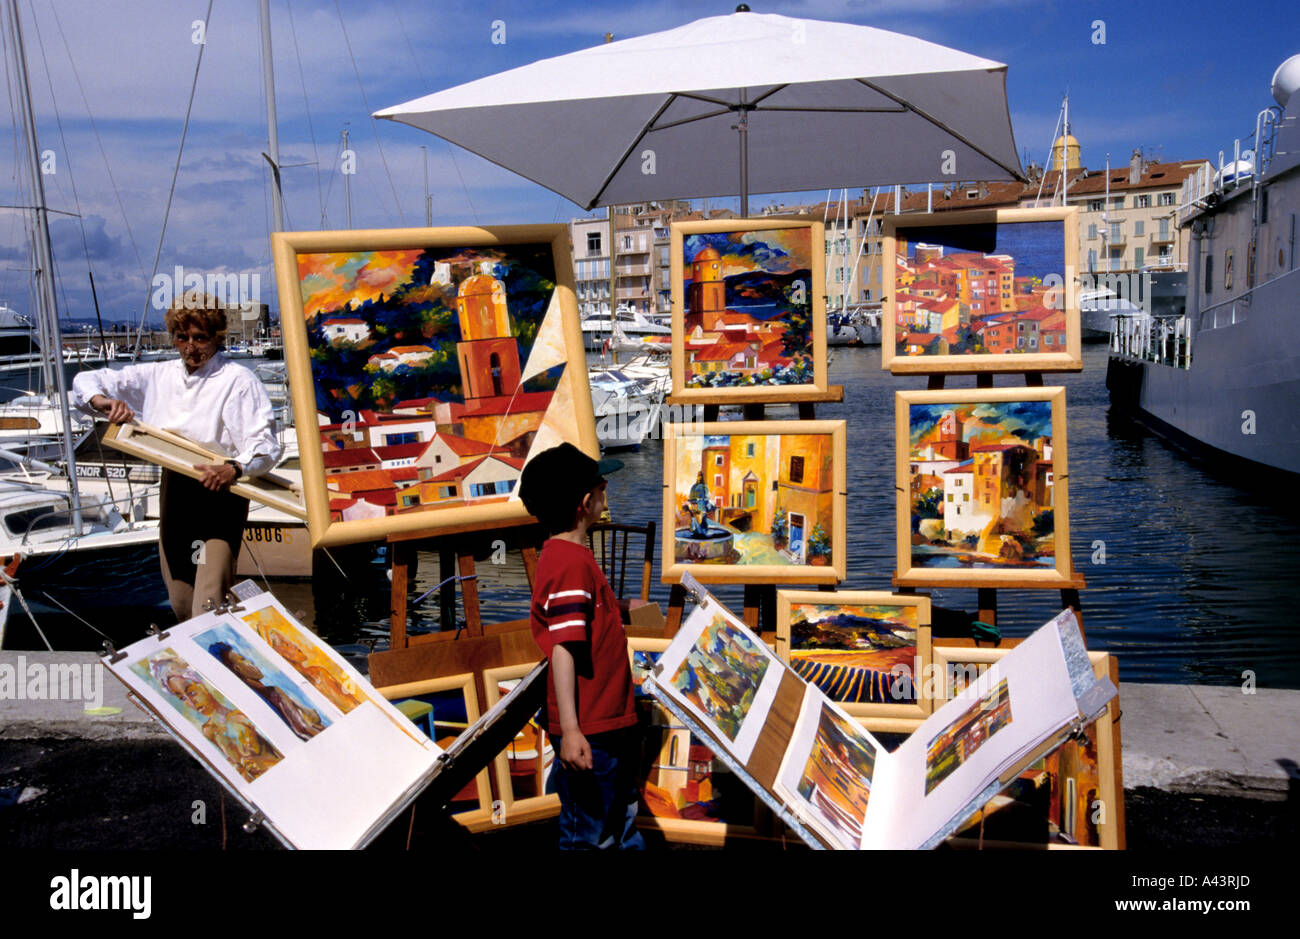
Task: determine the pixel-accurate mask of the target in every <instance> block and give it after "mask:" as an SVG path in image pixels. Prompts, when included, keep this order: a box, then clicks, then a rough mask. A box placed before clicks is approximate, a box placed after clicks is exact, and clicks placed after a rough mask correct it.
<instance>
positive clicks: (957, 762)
mask: <svg viewBox="0 0 1300 939" xmlns="http://www.w3.org/2000/svg"><path fill="white" fill-rule="evenodd" d="M1010 723H1011V697H1010V694H1009V692H1008V690H1007V680H1006V679H1005V678H1004V679H1002V681H1000V682H998V684H997V686H996V687H994V688H992V689H991V690H989V691H988V693H986V694H985V695H983V696H982V697H980V698H976V699H974V700H973V701H972V702H971V705H970V707H968V708H967V709H966V710H965V711H963V712H962V713H961V714H960V715H958V716H957V717H956V718H955V719H954V720H953V721H952V723H951V724H949V725H948V726H947V727H945V728H944V729H943V730H941V731H940V732H939V733H938V734H936V735H935V736H934V737H932V738H931V739H930V742H929V743H928V744H927V745H926V750H925V792H926V795H929V794H930V792H931V791H933V790H934V788H935V787H936V786H938V785H939V783H941V782H943V781H944V780H945V779H947V778H948V777H949V776H951V775H952V774H953V773H954V772H956V770H957V769H958V767H960V766H961V765H962V764H963V763H965V762H966V761H967V760H968V759H970V758H971V756H972V755H973V754H974V753H975V751H976V750H978V749H979V748H980V747H982V746H983V745H984V744H985V743H987V742H988V740H989V738H990V737H992V736H993V735H994V734H996V733H997V732H998V731H999V730H1001V729H1002V728H1003V727H1006V726H1007V725H1008V724H1010Z"/></svg>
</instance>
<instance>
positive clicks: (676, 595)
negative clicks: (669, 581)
mask: <svg viewBox="0 0 1300 939" xmlns="http://www.w3.org/2000/svg"><path fill="white" fill-rule="evenodd" d="M685 608H686V588H685V587H683V586H682V585H681V584H673V587H672V590H670V591H669V593H668V615H667V619H666V622H665V623H664V638H665V639H671V638H673V636H675V635H677V630H679V629H681V627H682V613H683V612H684V610H685Z"/></svg>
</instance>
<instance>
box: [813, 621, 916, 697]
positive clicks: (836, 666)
mask: <svg viewBox="0 0 1300 939" xmlns="http://www.w3.org/2000/svg"><path fill="white" fill-rule="evenodd" d="M789 630H790V667H791V668H793V669H794V670H795V672H797V673H798V675H799V677H801V678H802V679H803V680H804V681H806V682H808V683H809V684H811V685H816V686H817V687H818V688H819V689H821V691H822V693H823V694H825V695H826V696H827V697H828V698H830V699H831V700H832V701H837V702H840V703H850V704H865V703H872V704H910V703H913V702H915V701H916V690H915V682H914V680H913V679H912V675H913V674H914V673H915V672H917V668H916V658H917V607H916V606H910V605H909V606H900V605H888V604H863V603H792V604H791V605H790V626H789ZM897 665H904V666H906V668H907V671H906V672H904V673H902V674H904V675H906V676H908V678H907V680H901V676H900V674H899V673H894V672H891V670H892V669H893V668H894V667H895V666H897Z"/></svg>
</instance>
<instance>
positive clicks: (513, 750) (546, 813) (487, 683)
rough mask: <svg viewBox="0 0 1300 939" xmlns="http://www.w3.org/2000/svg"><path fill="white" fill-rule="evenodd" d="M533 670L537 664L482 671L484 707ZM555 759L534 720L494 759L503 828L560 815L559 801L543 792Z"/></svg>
mask: <svg viewBox="0 0 1300 939" xmlns="http://www.w3.org/2000/svg"><path fill="white" fill-rule="evenodd" d="M536 667H537V666H536V663H533V662H528V663H525V664H522V665H507V666H504V667H502V668H488V669H484V670H483V689H484V695H485V697H486V701H487V706H488V707H489V708H492V707H493V706H495V705H496V703H497V702H498V701H500V700H501V699H502V698H504V697H505V696H506V695H507V694H509V693H510V691H511V689H512V688H514V686H515V685H517V684H518V683H519V681H520V679H522V678H523V677H524V676H525V675H527V674H528V673H529V672H531V671H532V670H533V669H534V668H536ZM555 757H556V753H555V748H554V747H553V746H552V745H551V737H550V735H549V734H548V733H546V731H544V730H543V729H542V728H541V726H540V725H539V724H538V722H537V720H536V718H534V719H533V720H530V721H529V722H528V723H527V724H525V725H524V726H523V727H522V728H520V730H519V732H518V733H517V734H515V739H514V740H513V741H511V743H510V745H509V746H508V747H506V749H505V750H503V751H502V752H500V753H498V754H497V755H496V758H495V759H494V760H493V763H492V772H493V775H494V776H495V777H496V782H497V792H498V793H499V794H500V797H501V804H502V808H503V810H504V813H505V815H504V819H503V823H504V824H516V823H521V822H528V821H533V820H534V819H539V818H549V817H551V816H553V815H558V814H559V813H560V797H559V796H558V795H556V794H554V793H549V794H548V793H547V792H546V778H547V776H548V775H549V774H550V771H551V764H552V763H553V762H554V761H555Z"/></svg>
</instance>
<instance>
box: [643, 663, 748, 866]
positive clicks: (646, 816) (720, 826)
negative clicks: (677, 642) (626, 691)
mask: <svg viewBox="0 0 1300 939" xmlns="http://www.w3.org/2000/svg"><path fill="white" fill-rule="evenodd" d="M671 641H672V640H670V639H641V638H629V639H628V641H627V644H628V662H629V663H631V661H632V656H633V655H634V654H635V653H637V652H663V651H664V650H665V649H667V648H668V645H669V643H670V642H671ZM646 700H649V702H650V706H651V707H653V708H654V709H655V710H657V711H658V713H659V714H660V715H662V716H663V718H664V724H662V725H661V724H650V725H643V728H644V730H645V731H646V733H647V737H648V736H649V732H650V731H651V730H656V731H660V730H661V731H663V732H664V733H663V734H662V735H660V737H659V750H658V751H657V755H656V756H655V757H654V761H655V763H658V762H659V758H660V756H661V755H662V753H663V748H664V746H665V741H666V734H667V733H668V732H669V728H670V727H674V726H676V727H679V726H680V725H676V724H675V723H674V721H675V718H674V717H673V715H672V712H671V711H669V710H668V709H667V708H665V707H664V706H663V705H661V704H659V703H658V702H657V701H655V700H654V699H652V698H647V699H646ZM688 733H689V732H688ZM701 743H703V744H704V745H706V746H708V747H709V748H710V749H712V748H713V747H712V744H710V743H709V741H707V740H706V741H701ZM639 782H641V780H638V783H639ZM760 805H761V801H760V800H759V798H758V796H754V809H755V812H756V813H757V812H759V811H761V809H760V808H759V806H760ZM637 824H638V825H639V826H640V827H642V828H649V829H654V830H656V831H659V832H660V833H661V834H663V836H664V839H665V840H667V841H671V842H675V843H681V844H700V845H711V846H713V847H722V846H723V845H724V844H726V841H727V839H728V838H729V837H730V838H736V837H744V838H755V837H759V833H758V828H757V826H756V825H735V824H729V823H727V822H721V821H717V822H707V821H701V820H698V819H691V818H661V817H660V816H658V815H653V814H651V813H649V812H644V811H643V812H641V813H640V814H638V815H637Z"/></svg>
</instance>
